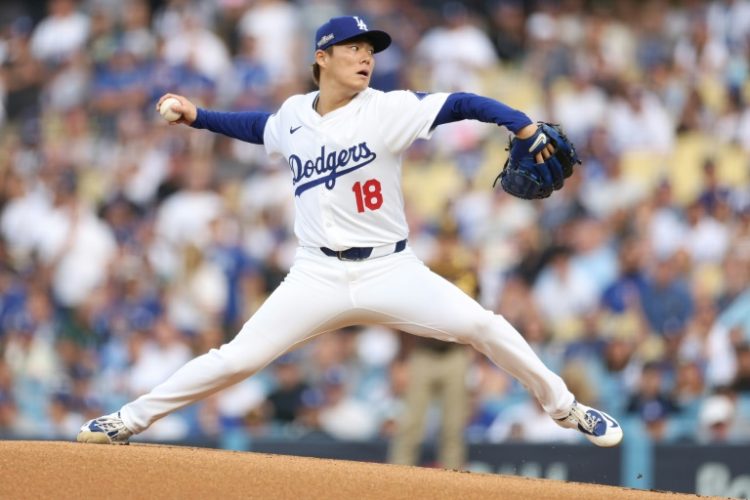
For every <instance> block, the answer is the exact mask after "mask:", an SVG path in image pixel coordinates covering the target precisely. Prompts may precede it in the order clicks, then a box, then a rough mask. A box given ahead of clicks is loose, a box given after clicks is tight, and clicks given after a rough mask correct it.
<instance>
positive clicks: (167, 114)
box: [159, 97, 182, 122]
mask: <svg viewBox="0 0 750 500" xmlns="http://www.w3.org/2000/svg"><path fill="white" fill-rule="evenodd" d="M179 104H180V101H178V100H177V99H175V98H174V97H167V98H166V99H164V100H163V101H162V103H161V106H159V114H160V115H161V116H162V118H164V119H165V120H167V121H168V122H173V121H177V120H179V119H180V118H182V113H178V112H176V111H174V110H172V106H174V105H179Z"/></svg>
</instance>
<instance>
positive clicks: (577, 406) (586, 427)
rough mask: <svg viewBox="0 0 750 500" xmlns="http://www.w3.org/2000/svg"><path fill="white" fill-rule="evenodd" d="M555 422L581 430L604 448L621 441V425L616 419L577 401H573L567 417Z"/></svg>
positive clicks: (590, 439)
mask: <svg viewBox="0 0 750 500" xmlns="http://www.w3.org/2000/svg"><path fill="white" fill-rule="evenodd" d="M555 422H557V425H559V426H560V427H565V428H567V429H576V430H579V431H581V432H582V433H583V434H585V435H586V438H587V439H588V440H589V441H591V442H592V443H594V444H595V445H597V446H602V447H604V448H609V447H611V446H617V445H618V444H620V441H622V427H620V424H618V423H617V420H615V419H614V418H612V417H610V416H609V415H607V414H606V413H604V412H603V411H601V410H596V409H594V408H589V407H588V406H586V405H583V404H581V403H579V402H577V401H573V406H572V407H571V408H570V413H569V414H568V416H567V417H564V418H561V419H555Z"/></svg>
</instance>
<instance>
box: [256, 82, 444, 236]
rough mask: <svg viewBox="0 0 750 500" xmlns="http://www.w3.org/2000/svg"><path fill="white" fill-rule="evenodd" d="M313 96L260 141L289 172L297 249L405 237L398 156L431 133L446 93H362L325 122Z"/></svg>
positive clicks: (271, 124) (302, 98)
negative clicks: (292, 190) (290, 173)
mask: <svg viewBox="0 0 750 500" xmlns="http://www.w3.org/2000/svg"><path fill="white" fill-rule="evenodd" d="M317 95H318V92H311V93H309V94H305V95H296V96H293V97H291V98H289V99H287V101H286V102H284V104H283V105H282V106H281V108H280V109H279V111H278V112H277V113H276V114H274V115H272V116H271V117H270V118H269V119H268V122H267V123H266V128H265V132H264V136H263V140H264V143H265V147H266V151H267V152H268V154H269V155H279V154H280V155H282V156H283V157H284V158H285V159H286V161H287V163H288V164H289V168H290V169H291V172H292V182H293V185H294V201H295V211H296V216H295V226H294V231H295V234H296V236H297V239H298V241H299V242H300V245H302V246H310V247H328V248H331V249H333V250H343V249H346V248H350V247H373V246H380V245H386V244H389V243H395V242H397V241H400V240H403V239H405V238H406V237H407V233H408V226H407V223H406V216H405V214H404V200H403V195H402V192H401V156H402V154H403V152H404V150H406V148H408V147H409V146H410V145H411V144H412V143H413V142H414V141H415V140H416V139H428V138H429V137H430V136H431V135H432V129H431V126H432V124H433V122H434V121H435V117H436V116H437V114H438V112H439V111H440V109H441V108H442V106H443V104H444V103H445V100H446V99H447V98H448V95H449V94H446V93H440V94H416V93H414V92H409V91H403V90H402V91H394V92H387V93H386V92H381V91H378V90H373V89H369V88H368V89H367V90H365V91H363V92H360V93H359V94H358V95H357V96H356V97H355V98H354V99H352V101H351V102H350V103H348V104H347V105H346V106H343V107H341V108H339V109H336V110H334V111H332V112H330V113H327V114H326V115H325V116H320V115H319V114H318V112H317V111H315V109H314V108H313V103H314V101H315V98H316V97H317Z"/></svg>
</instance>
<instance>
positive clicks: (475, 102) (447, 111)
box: [432, 92, 533, 134]
mask: <svg viewBox="0 0 750 500" xmlns="http://www.w3.org/2000/svg"><path fill="white" fill-rule="evenodd" d="M459 120H479V121H480V122H485V123H496V124H498V125H504V126H505V127H507V128H508V130H510V131H511V132H513V133H514V134H515V133H516V132H518V131H519V130H521V129H522V128H524V127H525V126H527V125H530V124H531V123H533V122H532V121H531V118H529V117H528V116H526V114H525V113H523V112H521V111H518V110H517V109H513V108H511V107H510V106H508V105H506V104H503V103H501V102H499V101H496V100H494V99H490V98H489V97H483V96H480V95H477V94H470V93H468V92H456V93H453V94H451V95H449V96H448V99H446V100H445V103H444V104H443V107H442V108H441V109H440V112H439V113H438V115H437V116H436V117H435V121H434V122H433V123H432V128H435V127H437V126H438V125H443V124H444V123H452V122H457V121H459Z"/></svg>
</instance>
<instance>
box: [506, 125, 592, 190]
mask: <svg viewBox="0 0 750 500" xmlns="http://www.w3.org/2000/svg"><path fill="white" fill-rule="evenodd" d="M548 142H549V143H551V144H552V145H553V146H554V148H555V152H554V153H553V154H552V155H551V156H550V157H549V158H547V159H546V160H543V161H542V162H541V163H537V162H536V160H535V156H536V155H537V154H538V153H540V152H541V151H542V150H543V149H544V148H545V147H546V146H547V143H548ZM507 150H508V159H507V160H506V161H505V165H504V166H503V170H502V172H500V175H498V176H497V178H496V179H495V182H494V183H493V184H492V186H493V187H494V186H495V184H497V181H498V179H499V180H500V185H501V186H502V187H503V190H505V192H507V193H509V194H512V195H513V196H516V197H518V198H523V199H525V200H534V199H538V198H547V197H548V196H549V195H550V194H552V191H553V190H557V189H560V188H562V187H563V184H564V183H565V179H567V178H568V177H570V176H571V175H572V174H573V166H574V165H575V164H576V163H581V160H579V159H578V154H576V150H575V146H573V143H572V142H570V140H569V139H568V138H567V137H566V136H565V134H564V133H563V131H562V129H561V128H560V126H559V125H556V124H552V123H544V122H539V127H538V129H537V131H536V133H534V135H532V136H531V137H528V138H526V139H519V138H518V137H513V138H512V139H510V142H509V144H508V149H507Z"/></svg>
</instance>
